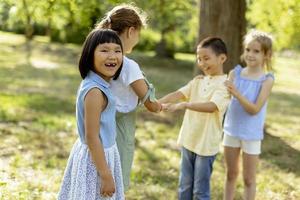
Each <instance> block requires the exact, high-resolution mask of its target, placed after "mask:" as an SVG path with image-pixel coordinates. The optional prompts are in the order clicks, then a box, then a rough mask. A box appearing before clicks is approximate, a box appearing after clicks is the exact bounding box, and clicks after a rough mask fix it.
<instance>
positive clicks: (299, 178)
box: [0, 0, 300, 200]
mask: <svg viewBox="0 0 300 200" xmlns="http://www.w3.org/2000/svg"><path fill="white" fill-rule="evenodd" d="M126 2H129V1H113V0H107V1H103V0H101V1H99V0H89V1H84V0H43V1H35V0H0V30H1V31H0V200H7V199H8V200H10V199H12V200H15V199H21V200H23V199H24V200H27V199H28V200H33V199H34V200H35V199H36V200H40V199H43V200H44V199H45V200H52V199H56V196H57V192H58V190H59V186H60V183H61V178H62V176H63V171H64V168H65V165H66V162H67V158H68V156H69V153H70V150H71V147H72V145H73V142H74V141H75V140H76V138H77V136H76V123H75V98H76V90H77V87H78V85H79V83H80V81H81V79H80V75H79V73H78V70H77V61H78V56H79V54H80V51H81V44H82V42H83V40H84V38H85V36H86V34H87V33H88V32H89V30H91V29H92V28H93V25H94V23H96V22H97V21H98V20H99V19H101V17H103V15H104V13H105V12H106V11H107V10H109V9H111V8H112V7H113V6H115V5H117V4H119V3H126ZM130 2H134V3H135V4H136V5H137V6H138V7H141V8H142V9H144V10H145V11H146V12H147V13H148V15H149V26H148V28H147V29H145V30H143V31H142V35H141V41H140V43H139V45H138V46H137V47H136V49H135V51H134V52H133V53H132V54H131V55H130V57H131V58H133V59H135V60H136V61H137V62H138V63H139V64H140V66H141V68H142V70H143V71H145V73H146V74H147V76H148V78H149V79H150V80H151V81H152V82H153V83H154V85H155V86H156V89H157V96H158V97H161V96H163V95H165V94H167V93H168V92H171V91H174V90H176V89H178V88H179V87H180V86H182V85H184V84H186V83H187V81H188V80H190V79H191V78H192V77H193V73H194V66H195V62H194V61H195V54H194V50H195V44H196V43H197V41H198V40H199V37H200V35H199V33H200V32H201V31H200V29H201V27H200V26H201V23H203V21H205V20H207V21H209V20H208V19H203V18H202V21H201V19H200V17H201V16H202V15H201V9H203V8H201V5H202V6H203V5H204V3H206V4H210V3H219V2H223V1H222V0H202V1H197V0H148V1H130ZM224 2H225V1H224ZM224 2H223V3H224ZM237 2H243V3H245V6H246V7H245V8H246V9H245V13H242V14H245V19H246V21H245V28H246V30H245V31H247V30H249V29H251V28H258V29H261V30H263V31H267V32H270V33H271V34H272V35H273V36H274V38H275V47H276V54H275V59H274V68H275V70H276V73H275V77H276V83H275V86H274V89H273V93H272V95H271V97H270V100H269V108H268V116H267V121H266V127H265V137H266V139H265V140H264V142H263V153H262V155H261V162H260V164H259V167H258V176H257V199H258V200H271V199H272V200H297V199H300V117H299V116H300V106H299V102H300V91H299V85H300V79H299V75H300V60H299V58H300V54H299V49H300V24H299V23H300V22H299V17H300V11H299V8H300V2H299V0H272V1H270V0H255V1H254V0H245V1H243V0H239V1H236V0H231V1H229V0H227V1H226V3H227V4H228V6H229V9H230V8H231V6H233V4H234V3H237ZM223 5H224V4H223ZM223 5H222V4H221V7H222V6H223ZM215 6H216V5H215ZM206 8H208V6H207V7H204V9H203V10H202V14H203V13H204V12H205V9H206ZM214 8H217V7H212V9H214ZM230 14H231V13H230V12H228V11H227V12H226V13H222V17H223V15H229V16H230ZM217 17H218V16H217ZM223 19H224V18H223ZM228 19H229V21H227V22H226V23H227V24H228V27H230V26H229V24H230V23H232V22H231V21H230V17H229V18H228ZM215 20H218V19H215ZM231 20H233V19H232V18H231ZM206 26H209V23H208V25H207V24H205V25H204V24H202V29H203V28H206ZM211 26H212V25H211ZM208 28H210V27H208ZM229 30H230V29H229ZM221 31H222V30H221ZM226 31H227V30H226ZM230 33H231V32H229V34H230ZM239 34H242V32H241V33H239ZM161 42H164V43H165V46H164V50H165V51H166V52H165V53H163V54H161V55H158V54H159V53H158V52H161V51H158V50H159V48H158V47H161V46H162V45H160V43H161ZM231 67H232V66H231ZM182 116H183V113H181V112H178V113H175V114H165V113H162V114H159V115H157V114H151V113H149V112H146V111H145V110H144V109H143V108H140V109H139V112H138V123H137V137H136V145H137V150H136V154H135V160H134V166H133V173H132V176H131V179H132V187H131V189H130V190H129V191H128V194H127V199H128V200H165V199H168V200H173V199H174V200H175V199H176V191H177V182H178V169H179V159H180V152H179V148H178V147H177V145H176V138H177V134H178V131H179V128H180V125H181V120H182ZM224 173H225V169H224V161H223V153H222V151H221V153H220V154H219V155H218V157H217V160H216V162H215V165H214V172H213V177H212V199H215V200H219V199H222V193H223V182H224V177H225V175H224ZM242 189H243V183H242V179H241V177H240V178H239V181H238V187H237V196H236V199H242V194H243V190H242Z"/></svg>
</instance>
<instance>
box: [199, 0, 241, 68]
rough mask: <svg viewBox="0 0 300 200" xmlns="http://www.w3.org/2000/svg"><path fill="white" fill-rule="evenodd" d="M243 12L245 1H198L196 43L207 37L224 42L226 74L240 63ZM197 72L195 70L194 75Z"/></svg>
mask: <svg viewBox="0 0 300 200" xmlns="http://www.w3.org/2000/svg"><path fill="white" fill-rule="evenodd" d="M245 12H246V1H245V0H226V2H224V1H223V0H200V16H199V17H200V20H199V21H200V29H199V35H198V43H199V42H200V41H201V40H202V39H204V38H206V37H208V36H215V37H220V38H222V39H223V40H224V42H225V43H226V46H227V51H228V58H227V61H226V62H225V64H224V72H226V73H227V72H228V71H230V69H232V68H233V67H234V66H235V65H236V64H238V63H240V55H241V53H242V41H243V36H244V34H245V31H246V18H245ZM197 71H198V70H196V69H195V73H197ZM198 72H199V71H198Z"/></svg>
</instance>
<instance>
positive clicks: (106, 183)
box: [100, 171, 116, 197]
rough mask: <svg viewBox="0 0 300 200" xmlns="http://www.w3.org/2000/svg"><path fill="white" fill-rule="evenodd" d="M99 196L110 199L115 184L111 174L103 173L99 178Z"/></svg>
mask: <svg viewBox="0 0 300 200" xmlns="http://www.w3.org/2000/svg"><path fill="white" fill-rule="evenodd" d="M100 179H101V180H100V183H101V187H100V195H101V196H103V197H112V196H113V194H114V193H115V191H116V189H115V182H114V179H113V177H112V175H111V172H110V171H109V172H107V173H103V174H101V176H100Z"/></svg>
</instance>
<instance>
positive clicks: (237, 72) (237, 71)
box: [234, 65, 243, 78]
mask: <svg viewBox="0 0 300 200" xmlns="http://www.w3.org/2000/svg"><path fill="white" fill-rule="evenodd" d="M242 69H243V68H242V67H241V65H237V66H235V67H234V75H235V77H236V78H238V77H240V76H241V72H242Z"/></svg>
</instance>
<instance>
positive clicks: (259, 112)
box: [223, 31, 274, 200]
mask: <svg viewBox="0 0 300 200" xmlns="http://www.w3.org/2000/svg"><path fill="white" fill-rule="evenodd" d="M271 56H272V39H271V38H270V36H269V35H267V34H266V33H263V32H260V31H251V32H250V33H249V34H247V35H246V36H245V40H244V53H243V55H242V58H243V60H244V61H245V63H246V67H245V68H242V67H241V66H240V65H238V66H236V67H235V68H234V69H233V70H232V71H231V72H230V73H229V80H228V81H226V82H225V85H226V86H227V89H228V91H229V92H230V93H231V95H232V99H231V103H230V104H229V107H228V110H227V113H226V116H225V121H224V138H223V145H224V158H225V164H226V169H227V172H226V173H227V175H226V182H225V192H224V199H225V200H232V199H234V191H235V182H236V179H237V176H238V173H237V172H238V171H239V167H238V166H239V155H240V152H241V151H242V152H243V154H242V156H243V179H244V190H245V191H244V199H253V200H254V199H255V190H256V182H255V180H256V178H255V177H256V167H257V163H258V158H259V154H260V151H261V140H262V139H263V137H264V123H265V118H266V111H267V99H268V97H269V95H270V93H271V89H272V86H273V83H274V76H273V74H272V73H265V69H264V68H265V66H266V67H267V70H268V71H270V70H271Z"/></svg>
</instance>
